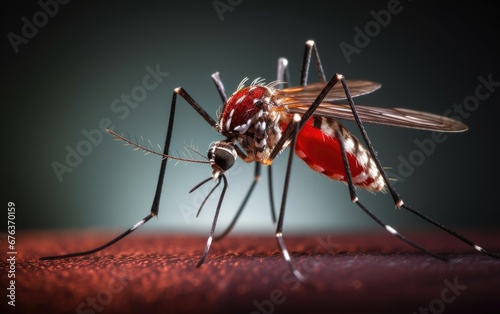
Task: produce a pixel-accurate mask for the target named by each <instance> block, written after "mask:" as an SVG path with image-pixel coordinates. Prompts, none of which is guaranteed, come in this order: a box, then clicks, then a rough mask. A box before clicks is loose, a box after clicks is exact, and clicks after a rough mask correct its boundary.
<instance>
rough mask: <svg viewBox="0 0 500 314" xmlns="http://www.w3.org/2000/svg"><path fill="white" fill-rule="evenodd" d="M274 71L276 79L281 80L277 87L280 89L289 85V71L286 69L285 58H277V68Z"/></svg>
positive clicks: (286, 62) (286, 61)
mask: <svg viewBox="0 0 500 314" xmlns="http://www.w3.org/2000/svg"><path fill="white" fill-rule="evenodd" d="M276 72H277V73H276V80H277V81H278V82H282V84H281V85H278V86H277V87H278V88H280V89H281V88H286V87H288V86H290V84H291V83H290V71H289V70H288V60H287V59H286V58H279V59H278V70H277V71H276Z"/></svg>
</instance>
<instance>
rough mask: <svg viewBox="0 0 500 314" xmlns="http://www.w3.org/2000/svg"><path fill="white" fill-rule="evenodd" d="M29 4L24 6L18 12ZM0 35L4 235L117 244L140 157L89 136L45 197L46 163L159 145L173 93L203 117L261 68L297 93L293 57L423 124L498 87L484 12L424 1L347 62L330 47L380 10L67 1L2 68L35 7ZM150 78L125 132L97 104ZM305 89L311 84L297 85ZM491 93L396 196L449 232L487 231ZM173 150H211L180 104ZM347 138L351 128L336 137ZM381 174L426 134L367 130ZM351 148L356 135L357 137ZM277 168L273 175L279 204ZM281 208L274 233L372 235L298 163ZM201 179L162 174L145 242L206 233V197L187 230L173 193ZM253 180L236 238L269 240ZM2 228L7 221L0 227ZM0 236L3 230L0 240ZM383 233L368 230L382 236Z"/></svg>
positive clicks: (232, 192) (369, 200)
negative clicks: (313, 47)
mask: <svg viewBox="0 0 500 314" xmlns="http://www.w3.org/2000/svg"><path fill="white" fill-rule="evenodd" d="M32 2H33V3H32ZM17 3H18V8H16V9H12V10H11V11H9V12H6V13H7V15H8V16H7V17H5V18H3V19H2V20H3V21H4V32H3V34H4V37H3V38H4V39H3V41H2V42H3V58H2V63H3V65H2V69H3V83H2V89H3V92H2V95H3V104H2V106H1V110H2V120H3V122H2V128H3V132H2V133H3V137H2V140H3V145H2V146H3V148H2V154H1V155H2V166H3V169H4V175H3V176H2V178H3V179H4V186H6V188H4V189H3V190H2V191H3V192H2V200H3V202H4V204H5V203H7V202H8V201H13V202H15V204H16V226H17V230H28V229H52V228H57V229H59V228H106V229H108V228H112V229H119V230H121V229H125V228H128V227H129V226H130V225H132V224H134V223H135V222H137V221H138V220H140V219H141V218H142V217H144V216H146V214H147V213H148V212H149V207H150V205H151V201H152V198H153V194H154V189H155V184H156V181H157V174H158V169H159V165H160V160H159V159H158V158H156V157H153V156H143V155H142V154H141V153H137V152H133V151H132V150H131V149H130V148H127V147H123V146H122V145H121V144H119V143H116V142H114V141H113V140H112V139H111V137H110V136H108V135H107V134H105V135H104V139H103V141H102V142H101V143H100V144H99V145H98V146H93V149H92V153H91V154H90V155H88V156H86V157H83V161H82V162H81V164H80V165H79V166H77V167H76V168H75V169H74V171H73V172H72V173H70V174H68V173H66V174H65V175H64V176H63V181H62V182H59V181H58V179H57V178H56V176H55V174H54V171H53V169H52V166H51V164H52V162H54V161H58V162H61V163H64V162H65V161H64V160H65V157H66V154H67V152H66V149H65V147H66V146H67V145H69V146H70V147H72V148H73V149H74V148H76V146H77V145H78V143H80V142H81V141H82V140H85V137H84V136H83V135H82V130H91V129H95V128H98V125H99V122H100V121H101V120H102V119H103V118H109V119H110V120H111V121H112V122H113V124H114V125H115V126H116V129H117V130H118V131H121V132H129V133H130V134H131V135H136V136H144V137H145V138H146V139H149V140H151V142H152V143H155V144H156V143H160V144H163V142H164V136H165V131H166V126H167V119H168V112H169V106H170V100H171V94H172V90H173V89H174V88H175V87H177V86H183V87H184V88H185V89H186V90H187V91H188V92H189V93H190V94H191V95H192V97H193V98H194V99H196V100H197V101H198V102H199V103H200V104H201V105H202V106H203V107H204V108H205V109H206V110H207V112H209V113H210V114H212V116H215V112H216V110H217V109H218V108H219V106H220V105H221V103H220V99H219V96H218V94H217V91H216V89H215V88H214V86H213V83H212V81H211V79H210V75H211V74H212V73H213V72H215V71H219V72H220V73H221V75H222V79H223V81H224V83H225V86H226V90H227V93H228V94H230V93H232V92H233V91H234V89H235V88H236V87H237V85H238V83H239V82H240V81H241V80H242V78H244V77H247V76H248V77H249V78H251V79H253V78H256V77H263V78H266V79H267V80H268V81H271V80H274V79H275V76H276V61H277V59H278V58H279V57H287V58H288V59H289V62H290V70H291V75H292V84H297V83H298V78H299V72H300V66H301V61H302V53H303V48H304V43H305V41H306V40H308V39H314V40H315V41H316V43H317V44H318V47H319V52H320V55H321V58H322V62H323V66H324V68H325V71H326V73H327V74H328V75H329V76H330V75H332V74H333V73H335V72H340V73H343V74H344V75H345V76H346V77H347V78H353V79H369V80H374V81H378V82H381V83H383V88H382V89H381V90H380V91H377V92H376V93H374V94H373V95H369V96H364V97H362V98H359V99H358V100H357V102H358V103H362V104H369V105H374V106H388V107H408V108H413V109H418V110H423V111H430V112H434V113H438V114H442V113H444V112H445V111H446V110H448V109H450V108H452V107H453V105H454V104H455V103H462V101H463V100H464V98H465V97H467V96H469V95H473V94H474V91H475V88H476V86H477V85H478V83H479V82H478V79H477V77H478V76H479V75H482V76H483V77H487V76H488V75H489V74H492V75H493V80H495V81H500V67H499V61H498V57H499V55H500V54H499V48H498V46H499V45H498V33H497V32H496V31H495V29H497V28H498V22H497V21H498V19H499V16H498V12H497V10H496V9H494V8H493V4H490V3H487V2H486V1H475V2H474V7H473V8H470V7H465V6H463V7H462V6H460V4H454V6H452V7H446V6H445V7H444V8H439V7H436V6H435V5H433V4H431V2H430V1H412V2H410V1H401V6H402V7H403V10H402V12H401V13H399V14H397V15H393V16H392V19H391V21H390V23H389V25H387V27H385V28H382V29H381V31H380V33H379V34H378V36H376V37H374V38H372V39H371V42H370V43H369V44H368V45H367V47H365V48H363V49H362V51H361V53H360V54H354V55H352V56H351V57H352V62H351V63H348V62H347V61H346V58H345V57H344V56H343V54H342V51H341V49H340V47H339V45H340V43H342V42H346V43H348V44H351V45H352V44H353V40H354V35H355V33H354V30H353V29H354V27H360V28H361V29H364V27H365V25H366V24H367V23H368V22H369V21H372V20H373V17H372V16H371V15H370V11H371V10H375V11H379V10H382V9H386V8H387V3H388V1H364V2H356V1H354V2H353V1H338V2H335V3H334V2H328V4H327V2H326V1H324V2H320V1H310V0H308V1H293V2H290V1H273V2H271V1H242V2H241V4H239V5H237V6H235V7H234V8H233V10H232V11H230V12H229V11H228V12H225V13H224V15H223V20H221V19H220V17H219V15H218V14H217V12H216V10H215V9H214V6H213V4H212V3H213V1H185V2H182V1H172V2H171V3H167V2H166V1H165V2H162V3H161V4H160V1H156V2H155V1H142V2H139V1H136V2H133V1H107V2H106V3H102V2H93V3H84V2H81V1H74V2H70V3H68V4H66V5H60V7H59V12H58V13H57V14H56V15H55V16H54V17H51V18H50V19H49V21H48V23H47V25H46V26H44V27H42V28H40V29H39V30H38V33H37V34H36V36H34V37H33V38H32V39H30V40H29V42H28V43H27V44H21V45H20V47H19V49H20V51H19V53H17V54H16V53H14V51H13V49H12V47H11V45H10V43H9V41H8V39H7V34H8V33H9V32H14V33H16V34H21V28H22V26H23V21H22V17H23V16H26V17H27V18H28V19H30V20H31V19H32V17H33V15H34V14H35V13H36V12H37V11H39V10H40V7H39V5H38V4H36V3H35V1H24V2H23V1H18V2H17ZM157 64H159V65H160V69H161V70H162V71H163V72H168V73H169V76H168V77H167V78H166V79H164V80H163V82H162V83H161V84H160V85H159V86H158V87H157V88H155V89H154V90H152V91H149V92H148V93H147V97H146V99H145V100H144V101H142V102H140V103H139V105H138V107H137V108H136V109H132V110H131V111H130V114H129V115H128V117H126V118H125V119H120V113H116V112H113V111H112V110H111V103H112V102H113V101H114V100H115V99H117V98H120V96H121V95H122V94H130V93H131V91H132V89H133V88H134V87H135V86H137V85H141V84H142V79H143V78H144V76H145V75H146V74H147V72H146V70H145V68H146V67H147V66H150V67H152V68H155V67H156V65H157ZM310 77H311V80H315V79H316V77H317V76H316V75H315V73H314V72H311V75H310ZM499 100H500V91H496V92H495V93H493V94H491V96H490V97H489V98H488V99H486V100H483V101H481V102H480V105H479V107H478V109H477V110H476V111H474V112H472V113H471V115H470V117H469V118H468V119H466V120H464V122H466V123H467V124H468V125H469V127H470V130H469V131H468V132H466V133H462V134H451V135H449V136H448V139H447V140H446V141H445V142H444V143H442V144H438V145H437V147H436V150H435V153H433V154H432V155H430V156H428V157H426V159H425V162H424V163H423V164H422V165H420V166H418V167H416V169H415V171H414V172H413V174H412V175H411V176H409V177H408V178H406V180H405V181H404V182H399V183H398V184H397V185H396V187H397V188H398V189H399V192H400V193H401V195H402V196H403V198H404V200H405V201H406V203H408V204H410V205H413V206H414V207H415V208H417V209H420V210H421V211H423V212H425V213H428V214H429V215H430V216H432V217H434V218H436V219H437V220H439V221H441V222H442V223H444V224H445V225H447V226H450V227H453V228H456V229H466V228H488V229H498V228H499V226H500V214H499V208H498V203H497V201H496V197H495V195H496V193H497V192H498V190H499V189H498V188H499V184H498V177H499V170H498V167H497V165H496V162H497V154H496V153H494V152H493V151H492V146H493V145H496V138H497V137H496V136H495V133H493V132H494V128H493V126H494V123H495V122H494V121H497V120H498V103H499ZM179 105H180V106H179V107H178V108H179V109H178V116H177V120H176V126H175V130H174V132H175V133H174V136H175V139H174V141H173V143H172V146H171V147H172V149H178V150H179V151H182V150H183V147H184V146H185V145H188V146H189V145H191V144H193V145H195V146H197V147H198V149H199V150H200V151H201V152H203V153H205V151H206V149H207V147H208V145H209V144H210V143H211V142H212V141H215V140H218V139H219V138H220V136H219V135H218V134H217V133H216V132H215V131H213V130H211V129H210V127H209V126H208V125H207V124H206V123H205V122H204V120H203V119H201V118H200V117H199V116H198V115H197V114H196V113H195V112H194V111H193V110H192V109H191V108H190V107H189V106H188V105H187V104H186V103H185V102H184V101H183V100H180V101H179ZM346 126H347V127H350V128H351V129H352V124H351V123H347V124H346ZM367 129H368V132H369V134H370V135H371V138H372V141H373V143H374V145H375V147H376V149H377V150H378V152H379V156H380V158H381V160H382V163H383V164H384V165H385V166H387V167H392V168H393V170H394V169H397V167H398V164H399V160H398V156H403V157H405V158H408V156H409V155H410V153H411V152H412V151H414V150H415V149H416V148H417V147H416V145H415V143H414V141H415V140H416V139H420V140H422V139H426V138H430V135H431V134H430V133H429V132H424V131H416V130H408V129H394V128H390V127H383V126H368V127H367ZM356 134H357V133H356ZM285 156H287V155H282V156H281V157H280V158H278V160H277V161H276V162H275V186H276V187H275V189H276V191H277V194H276V196H277V197H276V198H277V199H279V196H280V191H281V190H282V178H283V170H284V166H285V163H286V158H285ZM294 168H295V171H294V172H293V174H292V184H291V187H290V195H289V199H288V204H289V206H288V209H287V215H286V219H285V232H292V231H296V232H302V231H311V232H313V231H338V230H358V229H372V228H373V229H375V228H378V227H377V226H376V225H375V223H374V222H373V221H371V220H370V218H369V217H367V216H366V215H365V214H364V213H362V212H361V210H359V209H358V208H357V207H356V206H355V205H353V204H351V203H350V200H349V195H348V193H347V188H346V186H345V185H344V184H340V183H337V182H330V180H329V179H327V178H325V177H323V176H321V175H319V174H317V173H314V172H312V171H310V170H309V168H308V167H307V166H306V165H305V164H304V163H303V162H302V161H300V160H299V159H296V160H295V164H294ZM253 169H254V167H253V166H252V165H247V164H245V163H243V162H241V161H239V162H238V163H237V164H236V165H235V167H234V169H233V170H232V171H231V175H230V188H229V190H228V194H227V197H226V200H225V203H224V206H223V209H222V213H221V217H220V220H219V228H222V227H223V226H225V225H226V224H227V222H228V221H229V219H230V218H231V217H232V214H233V213H234V211H235V209H236V207H237V206H238V205H239V203H240V200H241V198H242V196H243V194H244V193H245V192H246V189H247V187H248V186H249V184H250V182H251V180H252V176H253ZM209 175H210V169H209V168H208V167H207V166H206V165H193V164H189V165H183V164H179V165H177V166H175V167H174V166H173V163H172V164H171V166H169V167H168V168H167V177H166V183H165V187H164V191H163V198H162V206H161V209H160V215H159V220H156V219H154V220H152V221H151V222H150V223H149V224H148V225H147V226H145V227H144V229H150V230H161V231H163V232H186V233H190V232H201V233H208V231H209V229H210V224H211V220H212V217H213V212H214V209H215V204H216V200H217V198H216V197H213V198H212V200H211V201H210V202H209V203H208V204H207V205H206V207H205V208H204V211H203V212H202V214H201V215H200V217H199V218H198V219H194V216H193V214H194V212H195V211H196V210H197V207H198V205H199V204H200V199H201V197H202V195H203V189H201V191H200V192H199V193H195V194H194V195H190V194H188V191H189V190H190V189H191V187H193V186H194V185H195V184H196V183H198V182H199V181H201V180H202V179H204V178H206V177H208V176H209ZM266 179H267V175H266V172H264V175H263V180H262V181H261V183H260V184H259V186H258V187H257V189H256V191H255V197H254V198H252V200H251V201H250V202H249V204H248V207H247V210H246V212H245V213H244V214H243V215H242V217H241V218H240V221H239V224H238V225H237V228H236V231H244V232H266V233H268V234H271V233H272V232H273V231H274V230H273V226H272V224H271V222H270V215H269V206H268V199H267V197H268V196H267V181H266ZM359 194H360V198H361V200H362V201H363V202H364V203H365V204H369V205H370V208H372V209H373V210H374V211H375V212H376V213H377V214H378V215H380V217H382V218H383V219H385V220H386V221H387V222H390V223H391V224H392V225H394V226H395V227H396V228H398V227H399V229H401V230H405V228H406V229H411V228H418V227H422V228H423V227H424V226H427V224H422V223H421V222H420V221H419V220H418V219H417V218H416V217H414V216H411V215H410V214H407V213H406V212H403V211H398V210H395V209H394V205H393V203H392V199H391V198H390V197H389V196H388V195H383V194H378V195H373V194H371V193H367V192H364V191H360V192H359ZM1 216H2V219H1V221H5V220H4V217H6V212H4V214H2V215H1ZM4 227H5V226H2V229H4ZM381 232H383V231H381Z"/></svg>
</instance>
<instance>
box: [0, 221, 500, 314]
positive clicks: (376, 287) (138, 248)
mask: <svg viewBox="0 0 500 314" xmlns="http://www.w3.org/2000/svg"><path fill="white" fill-rule="evenodd" d="M377 230H378V229H377ZM461 231H462V233H463V234H465V235H467V236H469V237H471V238H472V239H474V240H475V241H477V242H478V243H479V244H480V245H482V246H483V247H484V248H489V249H491V250H493V251H496V252H500V243H499V242H498V239H499V238H500V233H499V232H498V231H496V232H491V233H485V232H482V233H478V232H465V231H464V230H461ZM115 234H116V233H115V232H109V231H107V232H103V231H96V230H94V231H88V232H75V231H66V232H56V231H45V232H30V233H26V232H19V233H18V234H16V244H17V251H18V254H17V256H16V273H15V274H16V278H15V280H16V282H15V287H16V307H15V309H14V308H12V307H11V306H9V305H7V304H6V302H7V298H6V292H7V290H6V288H7V284H8V281H7V280H8V279H7V276H6V274H7V271H8V269H9V264H8V263H7V256H6V255H5V252H6V250H5V249H3V250H2V251H1V252H0V274H1V282H0V288H1V289H2V290H1V291H2V292H3V293H2V296H1V298H0V312H1V313H16V312H17V313H23V314H24V313H52V314H56V313H78V312H77V309H78V308H79V307H80V308H79V309H80V310H81V313H85V311H87V313H103V314H106V313H121V314H126V313H231V314H233V313H245V314H247V313H248V314H250V313H264V311H262V310H259V308H258V306H261V307H265V308H267V309H268V313H269V312H271V311H270V309H271V305H272V307H273V308H272V309H273V311H272V313H274V314H279V313H420V312H419V308H420V307H423V308H429V305H430V304H431V302H433V301H434V300H441V295H442V293H443V291H444V289H445V288H446V284H445V283H444V281H445V280H448V281H450V282H452V283H453V281H454V279H455V278H456V280H457V281H458V283H459V284H460V285H466V286H467V289H465V290H462V291H460V292H461V293H460V295H459V296H456V299H455V301H453V302H451V303H445V311H444V312H443V313H445V314H447V313H498V308H499V307H500V299H499V298H498V291H499V289H500V260H499V259H494V258H490V257H487V256H484V255H481V254H479V253H477V252H476V251H475V250H474V249H473V248H470V247H468V246H466V245H464V244H463V243H461V242H459V241H457V240H455V239H454V238H452V237H450V236H449V235H446V234H443V233H442V232H439V231H435V232H432V233H430V232H429V233H418V232H417V233H415V232H406V233H405V234H406V235H407V236H409V237H410V238H412V239H413V240H415V241H416V242H418V243H419V244H421V245H424V246H426V247H428V248H429V249H433V250H435V251H437V252H440V253H443V254H446V255H447V256H448V257H450V258H451V259H452V260H451V262H449V263H445V262H442V261H439V260H436V259H433V258H430V257H428V256H426V255H423V254H421V253H419V252H415V250H414V249H413V248H411V247H409V246H408V245H406V244H405V243H402V242H401V241H399V240H398V239H395V238H394V237H392V236H391V235H389V234H387V233H386V232H384V231H383V230H378V232H373V231H372V232H358V233H350V234H342V233H330V234H308V235H295V236H293V235H285V240H286V242H287V246H288V249H289V251H290V254H291V256H292V259H293V261H294V262H295V264H296V266H297V267H298V268H299V269H301V270H303V271H304V273H305V274H306V275H307V276H308V277H309V280H308V285H301V284H299V283H298V282H297V280H295V279H294V278H293V277H291V276H290V272H289V270H288V268H287V266H286V263H285V262H284V261H283V258H282V256H281V254H280V252H279V251H278V249H277V244H276V239H275V237H274V235H272V234H269V235H266V236H262V235H260V236H259V235H234V236H229V238H227V239H224V240H222V241H221V242H214V243H213V244H212V249H211V251H210V253H209V255H208V258H207V260H206V262H205V264H203V265H202V267H200V268H196V267H195V265H196V263H197V261H198V259H199V257H200V254H201V253H202V251H203V249H204V246H205V242H206V240H207V239H206V236H194V235H179V234H177V235H173V234H163V233H154V234H148V233H144V232H141V231H138V233H135V234H133V235H131V236H129V237H127V238H126V239H124V240H122V241H120V242H118V243H116V244H115V245H113V246H112V247H110V248H108V249H106V250H104V251H101V252H99V253H97V254H94V255H90V256H84V257H78V258H72V259H66V260H55V261H39V260H38V258H39V257H41V256H46V255H52V254H62V253H68V252H74V251H77V250H83V249H89V248H92V247H95V246H97V245H99V244H102V243H103V242H105V241H107V240H109V239H110V238H111V237H113V236H114V235H115ZM2 243H5V242H2ZM325 243H326V245H325ZM328 243H330V246H329V245H328ZM305 270H308V271H305ZM445 292H446V291H445ZM108 295H109V296H111V298H110V299H109V300H107V299H105V298H106V296H108ZM445 296H446V297H448V298H449V297H451V296H453V295H452V294H450V292H449V291H448V292H446V294H445ZM92 299H94V301H95V302H99V299H100V300H101V301H104V302H105V303H107V304H105V305H102V304H101V303H98V304H99V305H102V308H100V310H101V311H97V310H92V307H90V306H89V303H88V302H90V301H92ZM271 299H274V300H275V301H278V302H281V303H279V304H277V303H269V302H270V301H271ZM434 303H436V301H434ZM256 304H257V305H256ZM13 310H15V312H14V311H13ZM429 313H431V312H430V311H429Z"/></svg>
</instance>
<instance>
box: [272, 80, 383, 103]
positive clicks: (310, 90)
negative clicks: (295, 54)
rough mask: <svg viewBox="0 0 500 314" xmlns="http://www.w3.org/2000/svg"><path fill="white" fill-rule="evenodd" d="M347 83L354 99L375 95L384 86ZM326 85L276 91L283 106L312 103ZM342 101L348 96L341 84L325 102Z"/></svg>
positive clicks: (331, 91) (348, 81)
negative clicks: (370, 94)
mask: <svg viewBox="0 0 500 314" xmlns="http://www.w3.org/2000/svg"><path fill="white" fill-rule="evenodd" d="M346 83H347V86H349V92H350V93H351V96H352V97H357V96H361V95H366V94H369V93H373V92H374V91H376V90H377V89H379V88H380V87H381V86H382V84H380V83H377V82H372V81H363V80H346ZM325 85H326V83H325V82H317V83H311V84H309V85H305V86H295V87H289V88H284V89H280V90H277V91H276V98H277V99H280V102H279V103H280V104H283V105H285V104H294V103H307V102H312V101H311V100H314V99H316V97H317V96H318V95H319V93H320V92H321V91H322V90H323V88H324V87H325ZM342 99H346V96H345V92H344V88H343V87H342V84H340V83H339V84H337V85H335V86H334V87H333V88H332V89H331V90H330V92H329V93H328V95H326V97H325V99H324V101H326V102H328V101H330V102H331V101H337V100H342Z"/></svg>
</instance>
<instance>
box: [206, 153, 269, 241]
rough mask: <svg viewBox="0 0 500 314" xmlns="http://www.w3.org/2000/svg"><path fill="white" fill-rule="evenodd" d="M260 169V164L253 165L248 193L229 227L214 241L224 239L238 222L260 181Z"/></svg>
mask: <svg viewBox="0 0 500 314" xmlns="http://www.w3.org/2000/svg"><path fill="white" fill-rule="evenodd" d="M261 167H262V165H261V164H260V163H258V162H256V163H255V172H254V176H253V181H252V184H251V185H250V188H249V189H248V191H247V193H246V195H245V198H243V202H241V205H240V207H239V208H238V211H237V212H236V215H235V216H234V217H233V220H232V221H231V223H230V224H229V226H228V227H227V228H226V230H224V232H223V233H222V234H220V235H218V236H216V237H214V240H215V241H219V240H221V239H223V238H225V237H226V236H227V235H228V234H229V233H230V232H231V230H233V228H234V226H235V225H236V222H237V221H238V219H239V218H240V215H241V213H242V212H243V209H244V208H245V206H246V205H247V202H248V200H249V199H250V196H251V195H252V193H253V190H254V188H255V186H256V185H257V182H259V181H260V170H261Z"/></svg>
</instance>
